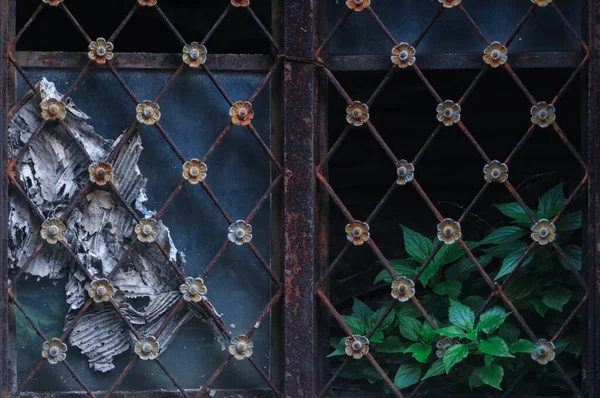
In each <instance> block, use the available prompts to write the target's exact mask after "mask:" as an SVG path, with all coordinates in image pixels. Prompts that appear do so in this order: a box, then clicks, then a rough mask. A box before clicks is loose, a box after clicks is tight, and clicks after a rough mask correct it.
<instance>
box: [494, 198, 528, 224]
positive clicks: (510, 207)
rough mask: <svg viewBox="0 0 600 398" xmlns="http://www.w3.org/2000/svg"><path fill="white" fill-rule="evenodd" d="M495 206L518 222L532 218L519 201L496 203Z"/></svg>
mask: <svg viewBox="0 0 600 398" xmlns="http://www.w3.org/2000/svg"><path fill="white" fill-rule="evenodd" d="M494 207H495V208H496V209H498V210H500V211H501V212H502V214H504V215H505V216H508V217H510V218H512V219H514V220H515V221H518V222H526V223H528V222H531V219H530V218H529V216H528V215H527V213H526V212H525V210H524V209H523V208H522V207H521V205H520V204H518V203H515V202H513V203H501V204H495V205H494Z"/></svg>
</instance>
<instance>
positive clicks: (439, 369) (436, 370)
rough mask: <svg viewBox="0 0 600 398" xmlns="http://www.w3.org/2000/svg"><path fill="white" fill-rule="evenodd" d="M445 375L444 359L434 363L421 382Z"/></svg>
mask: <svg viewBox="0 0 600 398" xmlns="http://www.w3.org/2000/svg"><path fill="white" fill-rule="evenodd" d="M441 374H444V361H443V360H442V359H438V360H437V361H435V362H434V363H432V364H431V367H430V368H429V370H428V371H427V373H425V376H423V378H422V379H421V380H426V379H429V378H430V377H434V376H439V375H441Z"/></svg>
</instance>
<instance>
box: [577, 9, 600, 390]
mask: <svg viewBox="0 0 600 398" xmlns="http://www.w3.org/2000/svg"><path fill="white" fill-rule="evenodd" d="M582 5H583V6H582V10H583V37H584V38H586V39H587V40H588V43H589V46H590V50H591V60H590V62H589V63H588V67H587V70H584V71H583V73H582V75H583V76H584V79H583V80H584V81H583V84H581V87H580V88H581V98H582V113H581V116H582V119H583V124H582V127H581V131H582V132H583V133H582V141H583V145H582V146H583V148H584V149H585V159H586V163H587V165H588V167H589V183H588V185H587V187H586V188H587V201H586V204H587V208H586V210H585V212H584V218H583V219H584V223H583V228H582V232H583V238H582V246H583V253H584V254H583V261H584V268H583V270H582V272H583V274H584V275H585V277H586V280H587V286H588V289H589V291H590V294H589V298H588V305H587V307H586V308H585V309H584V317H585V319H586V320H587V322H586V326H587V330H586V334H585V344H586V350H585V351H584V353H583V367H584V369H585V372H586V375H587V377H586V378H585V379H584V380H583V389H584V392H585V394H586V397H595V396H597V395H598V392H599V391H600V374H599V371H600V357H599V356H598V352H600V327H598V320H599V319H600V281H599V279H598V274H597V272H598V270H599V269H600V247H599V246H598V244H597V242H598V241H600V198H599V196H598V195H599V193H600V173H599V172H598V171H600V157H599V155H600V153H599V152H598V145H599V144H600V132H599V131H598V127H599V126H600V112H598V103H599V102H598V101H599V100H600V96H599V91H598V89H599V86H598V71H599V70H600V58H598V54H599V53H600V38H598V35H597V29H598V22H599V21H600V4H599V2H598V0H596V1H594V0H583V4H582Z"/></svg>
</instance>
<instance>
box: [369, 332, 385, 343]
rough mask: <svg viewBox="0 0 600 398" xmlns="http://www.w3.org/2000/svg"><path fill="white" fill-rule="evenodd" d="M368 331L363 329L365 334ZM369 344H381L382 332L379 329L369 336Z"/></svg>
mask: <svg viewBox="0 0 600 398" xmlns="http://www.w3.org/2000/svg"><path fill="white" fill-rule="evenodd" d="M366 331H368V329H365V332H366ZM370 340H371V343H383V332H382V331H381V329H377V330H376V331H375V333H373V336H371V339H370Z"/></svg>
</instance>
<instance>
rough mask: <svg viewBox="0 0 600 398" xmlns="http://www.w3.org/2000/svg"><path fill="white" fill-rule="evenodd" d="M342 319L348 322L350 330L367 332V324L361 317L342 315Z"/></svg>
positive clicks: (359, 332) (357, 332)
mask: <svg viewBox="0 0 600 398" xmlns="http://www.w3.org/2000/svg"><path fill="white" fill-rule="evenodd" d="M342 319H343V320H344V322H346V323H347V324H348V327H349V328H350V330H352V333H355V334H362V333H364V332H365V329H366V326H367V325H366V324H365V323H364V322H363V321H362V320H361V319H358V318H355V317H353V316H348V315H342Z"/></svg>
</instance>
